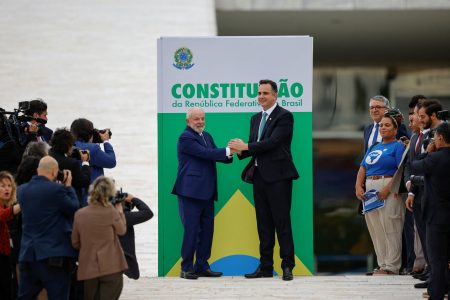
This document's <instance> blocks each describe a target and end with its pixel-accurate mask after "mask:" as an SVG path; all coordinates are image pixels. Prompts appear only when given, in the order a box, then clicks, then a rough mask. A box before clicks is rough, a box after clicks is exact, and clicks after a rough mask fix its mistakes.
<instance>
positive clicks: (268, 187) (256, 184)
mask: <svg viewBox="0 0 450 300" xmlns="http://www.w3.org/2000/svg"><path fill="white" fill-rule="evenodd" d="M253 197H254V200H255V210H256V222H257V225H258V235H259V252H260V256H261V257H260V264H261V265H260V267H261V269H262V270H266V271H269V272H272V270H273V248H274V246H275V232H276V233H277V237H278V243H279V245H280V257H281V259H282V262H281V267H282V268H286V267H288V268H290V269H292V268H294V266H295V260H294V240H293V238H292V227H291V203H292V180H282V181H277V182H274V183H267V182H265V181H264V180H263V178H262V177H261V174H260V173H259V171H258V167H256V168H255V172H254V175H253Z"/></svg>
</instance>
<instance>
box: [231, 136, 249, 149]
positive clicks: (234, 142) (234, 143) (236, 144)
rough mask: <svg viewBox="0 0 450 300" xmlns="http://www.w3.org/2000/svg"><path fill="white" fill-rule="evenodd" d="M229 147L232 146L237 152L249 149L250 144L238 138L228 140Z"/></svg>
mask: <svg viewBox="0 0 450 300" xmlns="http://www.w3.org/2000/svg"><path fill="white" fill-rule="evenodd" d="M228 147H230V150H231V149H233V150H235V152H239V151H245V150H248V144H246V143H244V142H243V141H242V140H241V139H237V138H236V139H232V140H230V141H229V142H228Z"/></svg>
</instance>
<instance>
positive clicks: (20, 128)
mask: <svg viewBox="0 0 450 300" xmlns="http://www.w3.org/2000/svg"><path fill="white" fill-rule="evenodd" d="M29 108H30V102H29V101H21V102H19V105H18V108H15V109H14V111H6V110H4V109H3V108H0V148H2V147H4V146H5V145H6V144H9V143H13V144H15V145H16V146H24V145H25V144H26V141H27V139H26V136H25V128H27V126H28V124H27V123H26V121H30V120H31V119H33V118H32V117H30V116H26V115H25V111H26V110H28V109H29ZM8 116H9V117H8Z"/></svg>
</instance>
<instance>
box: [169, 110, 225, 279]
mask: <svg viewBox="0 0 450 300" xmlns="http://www.w3.org/2000/svg"><path fill="white" fill-rule="evenodd" d="M186 123H187V126H186V128H185V129H184V131H183V132H182V133H181V135H180V137H179V139H178V145H177V149H178V173H177V179H176V181H175V185H174V187H173V190H172V193H173V194H175V195H177V196H178V204H179V211H180V217H181V222H182V223H183V227H184V236H183V245H182V247H181V257H182V262H181V274H180V277H181V278H185V279H197V278H198V277H199V276H202V277H219V276H221V275H222V273H221V272H214V271H212V270H211V268H210V266H209V264H208V259H209V257H210V256H211V246H212V240H213V232H214V201H216V200H217V171H216V162H217V161H219V162H224V163H230V162H232V157H230V156H231V155H232V154H233V152H232V151H231V150H230V149H229V148H228V147H226V148H217V147H216V145H215V144H214V140H213V138H212V136H211V135H210V134H209V133H207V132H206V131H204V130H205V112H204V111H203V110H202V109H200V108H192V109H190V110H188V112H187V114H186ZM194 255H195V258H196V260H195V265H194V263H193V262H194Z"/></svg>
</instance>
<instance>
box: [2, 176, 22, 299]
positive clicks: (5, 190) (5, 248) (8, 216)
mask: <svg viewBox="0 0 450 300" xmlns="http://www.w3.org/2000/svg"><path fill="white" fill-rule="evenodd" d="M19 212H20V206H19V204H17V201H16V184H15V182H14V178H13V176H12V175H11V174H10V173H9V172H6V171H1V172H0V295H1V298H2V299H7V300H9V299H13V298H12V297H13V295H12V290H11V284H12V281H11V279H12V272H13V263H12V261H11V250H12V249H11V244H10V236H9V228H8V227H9V226H8V222H10V221H11V220H12V219H13V217H14V215H17V214H18V213H19Z"/></svg>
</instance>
